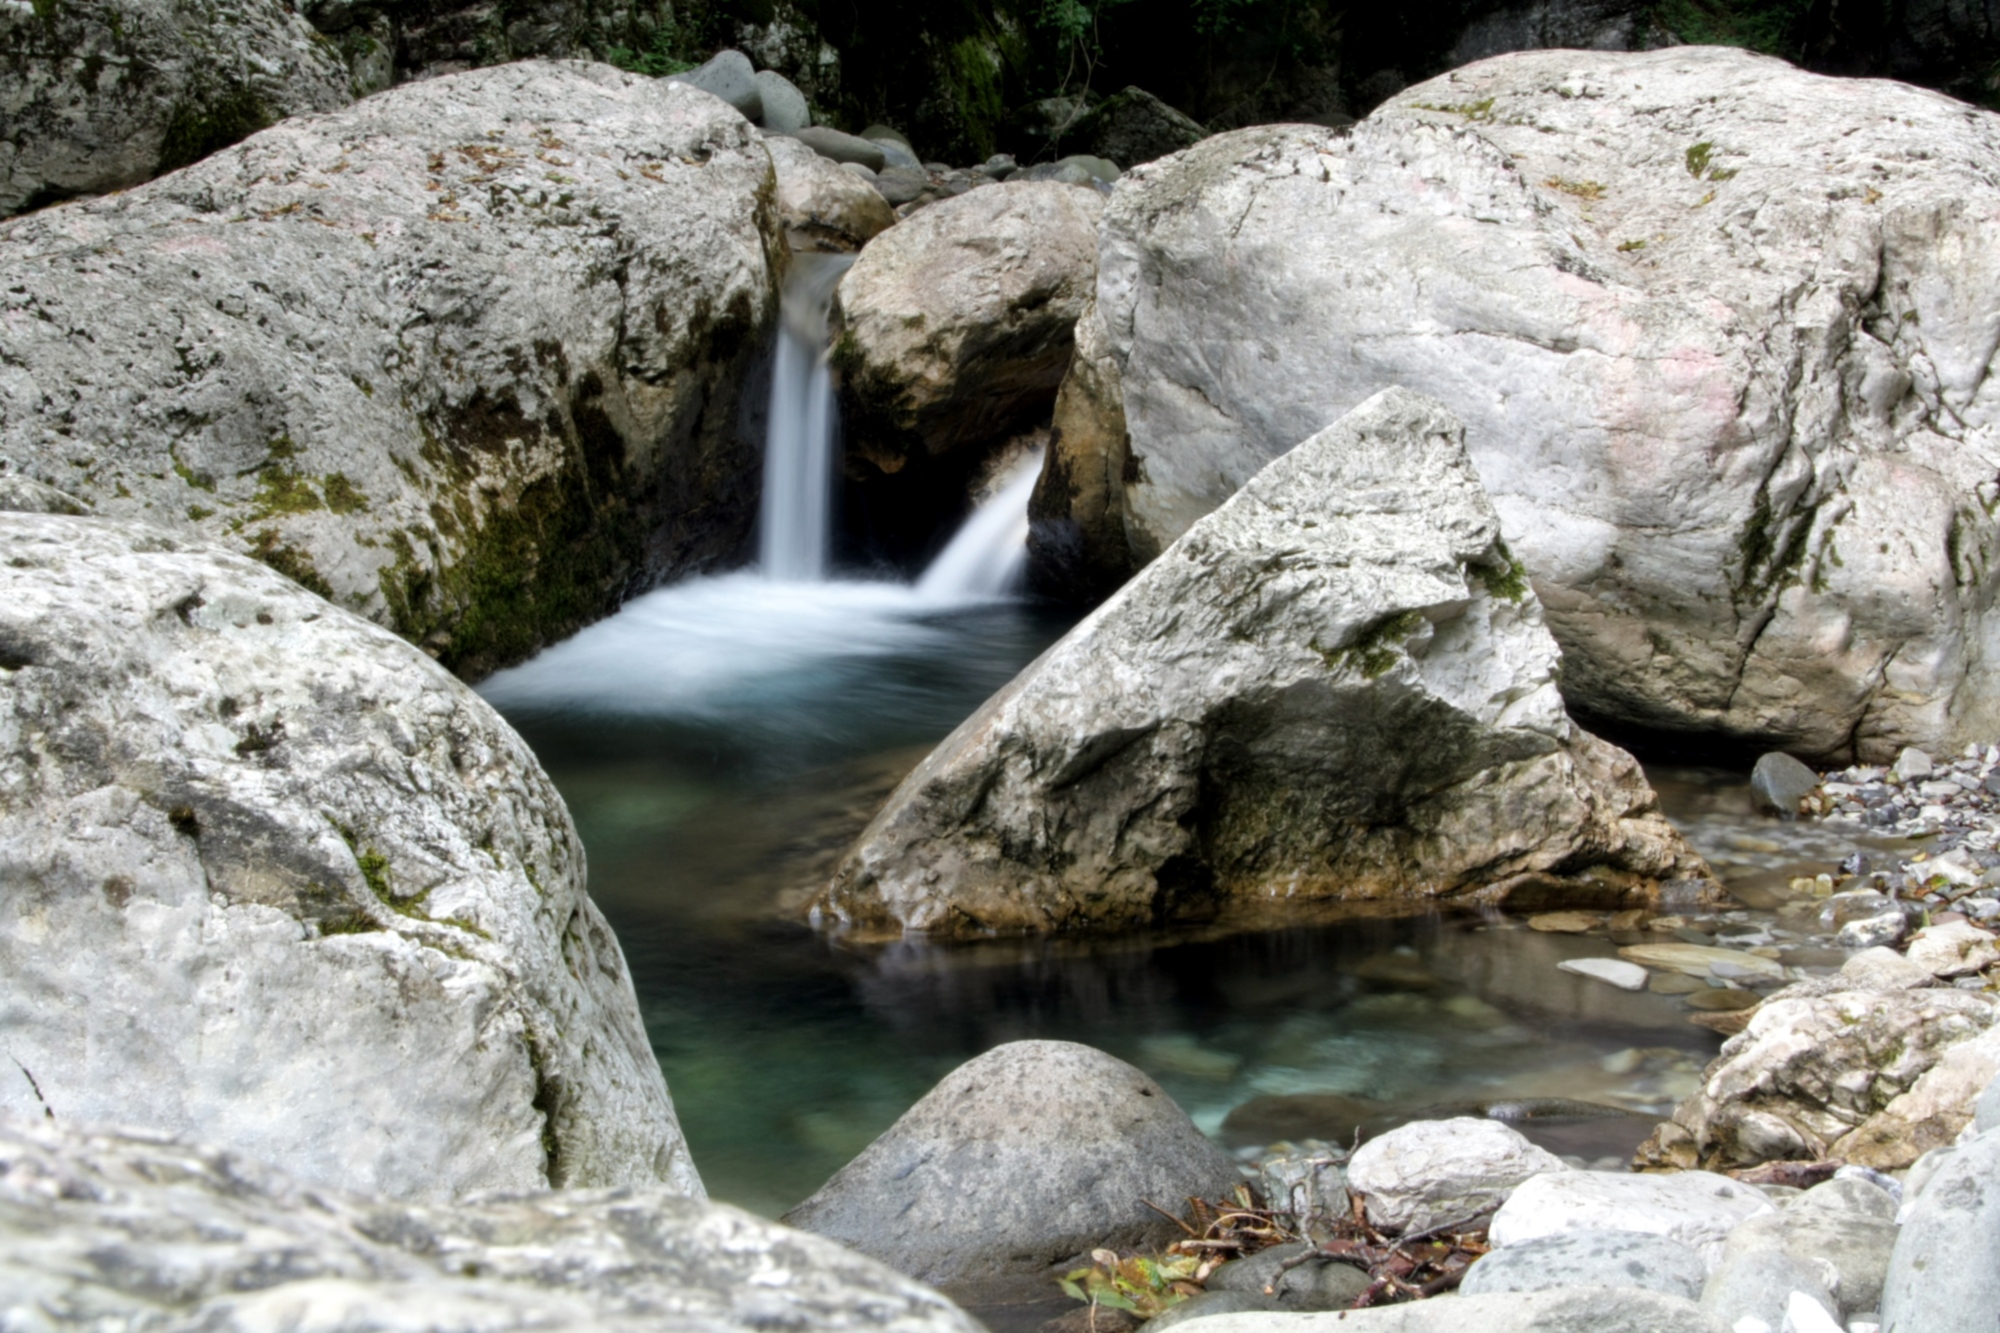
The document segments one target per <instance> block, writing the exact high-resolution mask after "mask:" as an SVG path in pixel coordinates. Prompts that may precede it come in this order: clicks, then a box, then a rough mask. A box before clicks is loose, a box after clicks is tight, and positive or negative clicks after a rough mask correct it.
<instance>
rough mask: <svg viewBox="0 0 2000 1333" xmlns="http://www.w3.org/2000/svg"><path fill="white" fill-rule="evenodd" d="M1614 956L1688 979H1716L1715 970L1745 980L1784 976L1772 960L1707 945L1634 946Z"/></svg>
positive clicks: (1782, 966) (1737, 950)
mask: <svg viewBox="0 0 2000 1333" xmlns="http://www.w3.org/2000/svg"><path fill="white" fill-rule="evenodd" d="M1618 956H1619V957H1620V958H1628V959H1630V960H1631V961H1633V962H1635V963H1639V964H1641V965H1643V966H1645V967H1656V968H1671V969H1673V970H1674V971H1676V972H1684V973H1686V974H1687V975H1688V976H1692V977H1706V976H1719V975H1721V974H1720V973H1718V972H1717V971H1716V969H1717V968H1718V967H1730V968H1735V969H1737V972H1738V975H1741V976H1749V977H1757V976H1762V977H1771V978H1781V977H1783V976H1784V975H1785V968H1784V965H1783V964H1782V963H1779V962H1777V961H1775V960H1773V959H1769V958H1759V957H1758V956H1757V955H1756V954H1753V953H1745V952H1744V951H1742V950H1740V949H1719V948H1716V947H1715V946H1713V945H1707V944H1634V945H1630V946H1628V947H1626V948H1623V949H1620V950H1619V951H1618Z"/></svg>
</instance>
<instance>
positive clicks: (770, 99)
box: [755, 69, 812, 134]
mask: <svg viewBox="0 0 2000 1333" xmlns="http://www.w3.org/2000/svg"><path fill="white" fill-rule="evenodd" d="M755 83H756V85H757V100H758V102H759V103H760V104H761V108H762V110H761V113H760V115H759V116H758V123H759V124H761V125H762V126H763V127H764V128H765V129H767V130H772V131H775V132H776V133H779V134H792V133H796V132H797V131H799V130H802V129H804V128H805V127H806V126H808V125H810V124H812V108H810V107H808V106H807V105H806V95H805V94H804V93H802V92H800V91H799V90H798V89H797V88H796V87H795V86H793V84H792V81H791V80H790V79H788V78H786V77H785V76H784V75H782V74H780V73H778V72H777V71H776V70H768V69H760V70H758V71H757V75H756V78H755Z"/></svg>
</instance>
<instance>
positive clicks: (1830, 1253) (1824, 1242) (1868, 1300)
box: [1702, 1182, 1897, 1328]
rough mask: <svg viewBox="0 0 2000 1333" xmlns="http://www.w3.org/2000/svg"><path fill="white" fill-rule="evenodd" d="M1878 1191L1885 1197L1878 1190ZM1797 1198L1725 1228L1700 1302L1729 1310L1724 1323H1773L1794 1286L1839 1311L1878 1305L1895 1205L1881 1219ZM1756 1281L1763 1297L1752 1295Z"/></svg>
mask: <svg viewBox="0 0 2000 1333" xmlns="http://www.w3.org/2000/svg"><path fill="white" fill-rule="evenodd" d="M1833 1183H1840V1184H1847V1183H1853V1184H1859V1183H1860V1182H1833ZM1863 1188H1873V1186H1866V1185H1864V1186H1863ZM1876 1193H1877V1194H1880V1195H1882V1197H1883V1198H1884V1199H1886V1198H1887V1197H1888V1196H1887V1194H1885V1193H1884V1192H1883V1191H1881V1190H1876ZM1803 1197H1804V1196H1803V1195H1802V1196H1800V1199H1794V1200H1792V1201H1791V1202H1790V1204H1789V1205H1788V1206H1787V1207H1785V1208H1784V1209H1782V1210H1780V1211H1779V1212H1777V1213H1769V1214H1763V1215H1760V1216H1757V1217H1753V1218H1750V1219H1749V1220H1748V1221H1746V1222H1744V1223H1743V1224H1742V1225H1740V1226H1738V1227H1737V1228H1736V1229H1735V1230H1734V1231H1732V1232H1730V1233H1729V1239H1728V1240H1727V1241H1726V1242H1725V1243H1724V1246H1723V1257H1722V1265H1721V1267H1720V1268H1719V1269H1718V1270H1717V1272H1716V1279H1715V1282H1714V1283H1713V1284H1712V1286H1711V1288H1710V1290H1709V1291H1708V1292H1706V1293H1704V1295H1703V1297H1702V1302H1703V1304H1704V1305H1707V1306H1709V1307H1710V1308H1711V1309H1716V1310H1717V1311H1718V1312H1721V1313H1725V1314H1726V1315H1727V1318H1726V1319H1725V1322H1727V1323H1734V1322H1735V1321H1736V1320H1737V1319H1738V1318H1740V1317H1741V1316H1742V1315H1744V1314H1756V1315H1757V1316H1758V1317H1759V1318H1761V1319H1764V1320H1766V1321H1767V1322H1768V1323H1770V1325H1771V1326H1772V1327H1773V1328H1776V1327H1777V1326H1778V1325H1779V1324H1780V1323H1782V1322H1783V1320H1782V1319H1772V1318H1771V1317H1770V1312H1771V1311H1774V1310H1776V1311H1782V1310H1783V1308H1784V1300H1785V1294H1786V1291H1787V1290H1788V1289H1789V1288H1790V1287H1793V1286H1797V1287H1799V1288H1800V1289H1801V1290H1804V1291H1806V1292H1807V1293H1808V1294H1809V1295H1811V1296H1813V1298H1814V1299H1815V1300H1818V1301H1819V1302H1820V1303H1821V1304H1822V1305H1826V1306H1828V1307H1829V1308H1832V1309H1834V1310H1836V1311H1839V1312H1841V1313H1843V1314H1858V1313H1862V1312H1865V1311H1868V1310H1873V1309H1876V1308H1877V1307H1878V1306H1879V1305H1880V1304H1881V1301H1882V1282H1883V1279H1884V1277H1885V1276H1886V1275H1887V1273H1888V1270H1889V1253H1890V1251H1891V1250H1893V1249H1894V1248H1895V1245H1896V1234H1897V1232H1896V1223H1895V1220H1894V1219H1895V1205H1894V1204H1893V1203H1891V1205H1890V1211H1889V1216H1887V1217H1882V1216H1879V1215H1876V1216H1870V1215H1867V1214H1863V1213H1859V1212H1855V1211H1851V1210H1849V1209H1843V1208H1833V1207H1827V1206H1824V1205H1816V1206H1802V1205H1801V1202H1800V1200H1801V1199H1803ZM1760 1285H1761V1287H1762V1289H1763V1291H1764V1295H1763V1296H1762V1297H1761V1298H1758V1297H1757V1296H1756V1295H1755V1293H1756V1291H1757V1290H1758V1289H1759V1287H1760ZM1816 1287H1817V1288H1821V1290H1814V1288H1816ZM1711 1296H1713V1297H1714V1298H1715V1299H1714V1300H1711V1299H1710V1297H1711ZM1724 1306H1729V1307H1731V1308H1728V1309H1727V1310H1725V1309H1724V1308H1723V1307H1724Z"/></svg>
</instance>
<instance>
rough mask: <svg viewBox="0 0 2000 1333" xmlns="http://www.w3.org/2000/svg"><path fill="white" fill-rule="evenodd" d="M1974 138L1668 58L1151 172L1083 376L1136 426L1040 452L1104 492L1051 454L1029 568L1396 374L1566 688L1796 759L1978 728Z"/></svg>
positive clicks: (1982, 116) (1235, 480)
mask: <svg viewBox="0 0 2000 1333" xmlns="http://www.w3.org/2000/svg"><path fill="white" fill-rule="evenodd" d="M1996 153H2000V117H1996V116H1995V115H1993V114H1992V113H1990V112H1987V111H1982V110H1979V109H1976V108H1974V107H1971V106H1968V105H1966V104H1964V103H1961V102H1956V101H1953V100H1951V99H1950V98H1947V97H1944V96H1941V95H1938V94H1935V93H1930V92H1925V91H1922V90H1919V89H1915V88H1910V87H1904V86H1899V85H1896V84H1892V83H1887V82H1860V81H1854V80H1846V79H1834V78H1825V77H1821V76H1817V75H1810V74H1805V73H1802V72H1800V71H1798V70H1795V69H1793V68H1791V67H1790V66H1788V65H1785V64H1783V63H1782V62H1779V61H1776V60H1772V59H1768V58H1765V57H1760V56H1755V55H1751V54H1749V53H1747V52H1743V51H1738V50H1730V49H1724V48H1714V47H1676V48H1671V49H1668V50H1662V51H1652V52H1644V53H1632V54H1622V53H1611V52H1596V51H1537V52H1523V53H1519V54H1514V55H1506V56H1500V57H1497V58H1494V59H1491V60H1485V61H1481V62H1479V63H1477V64H1474V65H1470V66H1467V67H1465V68H1462V69H1459V70H1455V71H1453V72H1452V73H1450V74H1448V75H1445V76H1443V77H1441V78H1438V79H1433V80H1431V81H1430V82H1428V83H1424V84H1421V85H1418V86H1416V87H1413V88H1410V89H1408V90H1407V91H1405V92H1402V93H1400V94H1399V95H1397V96H1396V97H1394V98H1392V99H1391V100H1390V101H1389V102H1387V103H1386V104H1385V105H1383V106H1382V107H1380V108H1379V109H1377V110H1376V111H1375V112H1374V113H1373V114H1372V115H1371V116H1370V117H1369V118H1368V119H1367V120H1365V121H1363V122H1361V123H1360V124H1358V125H1356V126H1354V127H1353V129H1352V131H1351V132H1346V133H1335V132H1333V131H1329V130H1322V129H1317V128H1314V127H1311V126H1301V125H1271V126H1260V127H1256V128H1251V129H1245V130H1240V131H1237V132H1234V133H1230V134H1225V135H1220V136H1217V137H1215V138H1211V139H1208V140H1205V141H1203V142H1202V143H1200V144H1198V145H1196V146H1195V147H1193V148H1190V149H1188V150H1186V151H1184V152H1182V153H1178V154H1175V155H1174V156H1172V157H1169V158H1167V159H1164V160H1163V161H1161V162H1157V163H1153V164H1150V165H1148V166H1145V167H1141V168H1139V169H1138V170H1136V171H1135V172H1133V173H1131V174H1130V175H1129V176H1128V177H1127V178H1126V179H1125V180H1123V181H1121V182H1120V183H1119V187H1118V190H1117V192H1116V193H1115V194H1114V195H1113V196H1112V199H1111V201H1110V203H1109V205H1108V207H1107V210H1106V213H1105V223H1104V229H1103V235H1102V241H1101V246H1100V265H1099V275H1098V282H1097V304H1098V315H1099V318H1101V320H1102V321H1103V325H1104V330H1105V339H1104V346H1103V348H1102V353H1101V355H1102V357H1103V359H1104V361H1105V363H1106V365H1105V367H1102V368H1096V369H1093V370H1092V371H1091V372H1090V373H1091V374H1093V375H1095V376H1096V377H1097V378H1099V379H1100V380H1102V379H1106V378H1109V377H1110V376H1111V375H1112V374H1113V373H1115V377H1116V379H1117V381H1118V383H1119V386H1120V387H1119V397H1118V403H1117V408H1118V415H1119V417H1120V419H1121V422H1122V424H1121V425H1119V426H1117V427H1116V428H1113V427H1111V426H1107V427H1106V428H1105V429H1102V430H1100V431H1097V432H1092V433H1086V435H1085V436H1083V437H1080V438H1078V439H1077V440H1076V441H1075V443H1074V445H1073V446H1072V445H1069V444H1059V453H1060V452H1063V451H1065V450H1069V449H1071V448H1074V449H1077V450H1109V451H1110V453H1109V455H1108V456H1105V457H1102V458H1098V459H1081V458H1075V457H1072V458H1069V459H1066V460H1064V461H1061V462H1057V461H1052V462H1051V464H1050V466H1051V469H1052V471H1053V472H1054V473H1055V474H1067V475H1071V476H1074V475H1076V474H1078V473H1086V474H1089V475H1092V476H1095V475H1104V474H1108V475H1109V476H1112V477H1115V478H1117V479H1118V484H1117V485H1116V486H1114V487H1112V488H1110V490H1109V491H1108V492H1103V491H1101V490H1097V489H1093V488H1092V487H1091V486H1085V487H1083V488H1082V489H1080V490H1078V491H1077V492H1076V493H1075V494H1074V495H1072V494H1071V492H1070V490H1069V488H1068V487H1065V486H1062V485H1059V484H1057V480H1058V478H1057V477H1054V476H1052V478H1051V482H1050V484H1049V485H1048V486H1047V487H1045V488H1044V489H1043V490H1042V491H1041V492H1040V493H1038V495H1037V500H1036V509H1035V517H1036V524H1037V527H1036V532H1037V535H1036V538H1035V541H1036V551H1037V557H1036V558H1037V563H1038V567H1039V568H1040V569H1041V570H1042V571H1043V573H1042V575H1041V577H1043V578H1044V580H1045V581H1048V582H1050V583H1051V584H1054V585H1063V584H1069V585H1076V584H1082V585H1085V586H1095V585H1100V584H1102V583H1104V582H1106V581H1115V579H1116V578H1118V577H1122V576H1123V575H1124V573H1125V572H1128V571H1129V570H1131V569H1133V568H1136V567H1137V566H1138V565H1141V564H1143V563H1145V562H1146V561H1148V560H1150V559H1152V558H1154V557H1155V556H1156V555H1157V554H1158V553H1159V552H1160V551H1161V550H1163V549H1164V548H1165V547H1166V546H1167V545H1168V544H1169V543H1171V542H1172V541H1173V540H1174V539H1175V538H1177V537H1178V536H1179V535H1180V534H1182V533H1183V532H1185V531H1187V530H1188V528H1189V527H1190V526H1191V525H1192V524H1193V523H1194V522H1195V520H1196V519H1198V518H1199V517H1200V516H1202V515H1203V514H1206V513H1208V512H1209V511H1211V510H1213V509H1214V508H1215V507H1216V506H1217V505H1219V504H1221V503H1222V502H1223V501H1224V500H1225V499H1227V498H1228V496H1229V495H1230V494H1231V493H1232V492H1234V491H1235V490H1236V488H1238V487H1239V486H1241V485H1242V484H1243V483H1244V482H1245V481H1247V480H1248V479H1249V478H1250V477H1251V476H1252V475H1253V474H1254V473H1255V472H1256V471H1257V469H1259V468H1260V467H1262V466H1264V464H1265V463H1266V462H1268V461H1269V460H1270V459H1271V458H1273V457H1275V456H1277V455H1278V454H1280V453H1282V452H1283V451H1285V450H1287V449H1290V448H1292V447H1293V446H1294V445H1295V444H1296V443H1297V442H1298V441H1300V440H1302V439H1305V438H1307V437H1308V436H1310V435H1311V434H1312V433H1313V432H1315V431H1317V430H1319V429H1321V428H1322V427H1323V426H1324V425H1325V424H1326V423H1327V422H1329V421H1332V420H1334V419H1335V418H1337V417H1338V416H1339V415H1340V414H1341V413H1342V412H1345V411H1347V410H1348V409H1349V408H1351V407H1353V406H1354V405H1355V404H1356V403H1359V402H1361V401H1362V400H1364V399H1366V398H1367V397H1368V396H1369V395H1371V394H1373V393H1375V392H1377V391H1379V390H1380V389H1382V388H1383V387H1385V386H1387V385H1392V384H1400V385H1406V386H1409V387H1412V388H1415V389H1419V390H1421V391H1423V392H1426V393H1431V394H1434V395H1436V396H1437V397H1438V398H1439V399H1441V400H1442V401H1443V402H1445V403H1446V404H1447V405H1448V406H1449V407H1451V408H1452V410H1454V411H1455V412H1457V413H1458V414H1459V415H1460V416H1461V417H1462V418H1463V419H1464V420H1465V422H1466V424H1467V427H1468V430H1469V431H1470V433H1471V438H1472V440H1473V450H1474V458H1475V461H1476V463H1477V465H1478V468H1479V472H1480V475H1481V477H1482V478H1483V480H1484V481H1485V483H1486V485H1487V487H1488V489H1489V490H1490V491H1491V492H1492V494H1493V496H1494V502H1495V504H1496V505H1497V507H1498V509H1499V511H1500V514H1501V516H1502V519H1503V521H1504V522H1505V524H1506V526H1507V529H1508V531H1509V533H1510V536H1511V537H1512V539H1513V541H1514V543H1515V546H1516V548H1517V552H1518V554H1519V556H1520V558H1521V560H1522V561H1523V563H1524V564H1525V566H1526V568H1527V570H1528V573H1529V575H1530V577H1531V578H1532V579H1533V580H1534V583H1535V587H1536V591H1537V592H1538V594H1539V595H1540V597H1541V599H1542V603H1543V605H1544V606H1545V608H1546V610H1547V613H1548V618H1549V626H1550V628H1551V630H1552V631H1553V632H1554V634H1555V636H1556V640H1557V642H1559V643H1560V644H1561V645H1562V649H1563V657H1564V663H1563V688H1564V693H1565V696H1566V697H1567V698H1568V699H1569V700H1570V702H1571V704H1572V705H1573V706H1575V707H1577V708H1578V709H1579V710H1582V711H1585V712H1587V713H1588V714H1589V715H1591V716H1595V717H1602V718H1606V719H1612V720H1616V721H1618V722H1621V723H1627V724H1636V725H1640V726H1646V727H1653V728H1661V729H1667V730H1674V731H1682V732H1705V733H1721V734H1726V735H1729V736H1732V737H1737V738H1741V739H1746V740H1752V741H1755V742H1758V743H1760V744H1762V745H1763V746H1765V747H1766V748H1782V749H1785V750H1789V751H1791V752H1793V753H1796V754H1799V755H1803V756H1807V757H1812V758H1819V757H1825V756H1835V755H1838V756H1848V755H1859V756H1860V757H1862V758H1864V759H1869V760H1873V761H1881V760H1886V759H1888V758H1892V757H1893V756H1894V755H1895V754H1896V752H1897V750H1898V749H1899V748H1900V747H1902V746H1904V745H1907V744H1925V745H1935V746H1942V747H1946V748H1949V749H1953V750H1956V749H1957V748H1958V747H1959V746H1961V745H1963V744H1964V743H1965V742H1967V741H1970V740H1977V741H1980V742H1982V743H1983V742H1985V741H1987V740H1990V739H1991V737H1992V736H1993V735H1994V734H1995V733H1996V731H2000V676H1996V675H1995V674H1994V673H1993V672H1991V671H1988V670H1986V669H1984V665H1983V664H1984V663H1985V661H1986V657H1987V654H1988V652H1989V649H1988V648H1987V646H1986V645H1987V644H1988V642H1989V641H1990V640H1992V639H1993V637H1994V635H1995V634H1996V632H2000V629H1996V625H1995V622H1994V619H1993V615H1994V613H1993V612H1992V610H1991V609H1990V608H1991V605H1992V603H1993V600H1994V590H1995V587H1996V580H2000V573H1996V572H1995V571H1996V570H2000V533H1996V530H1995V529H1994V527H1993V525H1992V523H1991V522H1990V521H1989V520H1988V518H1987V517H1986V510H1987V508H1989V507H1991V506H1992V505H1993V504H1995V503H1996V502H2000V481H1996V480H1995V478H1996V477H2000V423H1996V411H2000V376H1995V375H1993V374H1990V373H1989V371H1990V368H1991V366H1992V362H1993V356H1994V348H1995V342H1994V338H1993V334H1992V318H1991V310H1990V303H1988V302H1987V301H1986V300H1985V298H1984V296H1983V293H1985V292H1987V291H1989V290H1991V289H1992V288H1993V286H1994V285H1995V282H1996V279H2000V240H1996V235H1995V232H1994V230H1993V228H1991V227H1990V226H1989V225H1987V222H1986V219H1988V218H1989V217H1991V216H1992V215H1993V213H1994V212H1995V210H1996V209H2000V181H1996V180H1995V178H1994V177H1993V175H1992V173H1991V170H1990V163H1991V161H1992V160H1993V158H1994V156H1995V154H1996ZM1067 438H1068V437H1067V436H1066V439H1067ZM1079 559H1083V560H1096V561H1109V562H1110V566H1109V567H1106V566H1103V565H1099V566H1097V567H1096V568H1094V569H1093V568H1091V567H1089V566H1086V567H1084V568H1083V569H1081V570H1079V569H1077V568H1076V567H1075V565H1074V562H1075V561H1077V560H1079Z"/></svg>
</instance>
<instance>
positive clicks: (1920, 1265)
mask: <svg viewBox="0 0 2000 1333" xmlns="http://www.w3.org/2000/svg"><path fill="white" fill-rule="evenodd" d="M1996 1254H2000V1134H1994V1133H1991V1132H1988V1133H1985V1134H1981V1135H1979V1136H1978V1137H1977V1138H1975V1139H1973V1140H1972V1142H1970V1143H1968V1144H1966V1145H1965V1146H1964V1147H1962V1148H1960V1149H1959V1150H1958V1151H1957V1152H1955V1153H1953V1154H1952V1155H1951V1158H1950V1160H1948V1161H1947V1162H1945V1164H1944V1165H1943V1166H1942V1167H1940V1168H1939V1170H1938V1173H1937V1174H1936V1175H1935V1176H1933V1177H1932V1178H1931V1181H1930V1183H1929V1184H1928V1185H1926V1186H1925V1187H1924V1191H1923V1193H1922V1194H1921V1195H1919V1196H1918V1197H1917V1199H1916V1202H1915V1204H1914V1205H1913V1206H1912V1207H1911V1209H1910V1213H1909V1216H1908V1217H1907V1218H1906V1219H1905V1220H1904V1223H1903V1229H1902V1231H1901V1233H1900V1234H1899V1235H1898V1236H1897V1237H1896V1248H1895V1250H1894V1252H1893V1253H1892V1254H1891V1255H1890V1257H1889V1271H1888V1276H1887V1278H1886V1279H1885V1280H1884V1282H1883V1286H1882V1306H1881V1309H1882V1333H1974V1330H1976V1329H1980V1328H1982V1327H1983V1326H1985V1325H1990V1324H1991V1323H1992V1322H1993V1311H1994V1309H1995V1308H1996V1307H2000V1264H1996V1263H1994V1261H1993V1259H1994V1256H1995V1255H1996Z"/></svg>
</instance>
